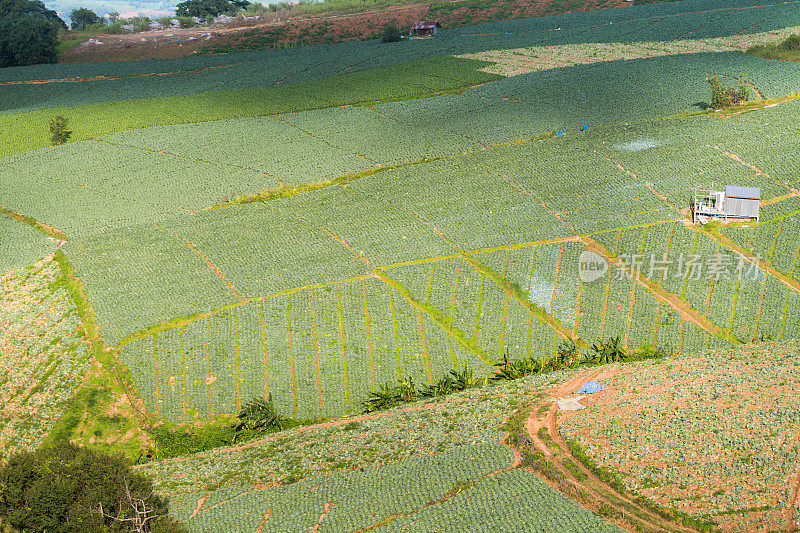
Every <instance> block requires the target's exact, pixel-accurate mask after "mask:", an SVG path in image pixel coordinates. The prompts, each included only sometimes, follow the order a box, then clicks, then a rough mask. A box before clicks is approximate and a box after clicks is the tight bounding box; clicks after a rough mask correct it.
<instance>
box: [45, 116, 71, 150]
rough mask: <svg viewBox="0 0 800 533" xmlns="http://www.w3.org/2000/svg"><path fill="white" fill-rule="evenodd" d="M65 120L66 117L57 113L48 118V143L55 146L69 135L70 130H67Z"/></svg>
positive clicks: (62, 142)
mask: <svg viewBox="0 0 800 533" xmlns="http://www.w3.org/2000/svg"><path fill="white" fill-rule="evenodd" d="M67 122H69V120H67V119H66V118H64V117H62V116H61V115H58V116H56V117H53V118H51V119H50V145H51V146H56V145H58V144H64V143H66V142H67V141H68V140H69V138H70V136H71V135H72V132H71V131H67Z"/></svg>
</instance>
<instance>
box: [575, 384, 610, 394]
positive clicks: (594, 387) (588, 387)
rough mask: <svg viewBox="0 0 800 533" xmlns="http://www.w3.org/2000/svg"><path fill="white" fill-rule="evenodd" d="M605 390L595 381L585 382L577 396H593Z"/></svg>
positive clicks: (603, 386)
mask: <svg viewBox="0 0 800 533" xmlns="http://www.w3.org/2000/svg"><path fill="white" fill-rule="evenodd" d="M605 388H606V386H605V385H600V384H599V383H598V382H596V381H587V382H586V383H585V384H584V385H583V387H581V390H579V391H578V394H594V393H595V392H597V391H599V390H603V389H605Z"/></svg>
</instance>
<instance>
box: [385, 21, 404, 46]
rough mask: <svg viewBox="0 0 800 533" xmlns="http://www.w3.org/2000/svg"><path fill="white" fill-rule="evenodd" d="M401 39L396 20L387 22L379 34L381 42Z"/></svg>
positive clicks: (393, 41) (394, 41)
mask: <svg viewBox="0 0 800 533" xmlns="http://www.w3.org/2000/svg"><path fill="white" fill-rule="evenodd" d="M402 39H403V35H402V34H401V33H400V28H398V27H397V22H395V21H391V22H387V23H386V25H385V26H384V27H383V33H382V34H381V42H382V43H396V42H398V41H401V40H402Z"/></svg>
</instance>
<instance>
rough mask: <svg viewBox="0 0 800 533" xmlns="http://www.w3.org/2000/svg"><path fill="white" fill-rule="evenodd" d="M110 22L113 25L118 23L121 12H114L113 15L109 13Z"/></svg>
mask: <svg viewBox="0 0 800 533" xmlns="http://www.w3.org/2000/svg"><path fill="white" fill-rule="evenodd" d="M108 20H109V21H110V22H111V24H114V23H115V22H116V21H118V20H119V11H112V12H111V13H109V14H108Z"/></svg>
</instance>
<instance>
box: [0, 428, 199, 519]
mask: <svg viewBox="0 0 800 533" xmlns="http://www.w3.org/2000/svg"><path fill="white" fill-rule="evenodd" d="M167 511H168V501H167V499H166V498H162V497H161V496H158V495H156V494H155V493H154V492H153V484H152V482H151V481H150V480H148V479H147V478H145V477H144V476H142V475H140V474H136V473H134V472H133V471H131V469H130V463H129V462H128V461H127V459H125V458H124V457H123V456H122V455H118V456H110V455H107V454H104V453H100V452H95V451H93V450H89V449H87V448H79V447H77V446H74V445H72V444H70V443H67V442H58V443H56V444H54V445H52V446H47V447H43V448H40V449H39V450H37V451H34V452H22V453H18V454H16V455H13V456H12V457H11V458H10V459H9V461H8V463H7V464H6V465H4V466H2V467H0V520H1V521H2V523H4V524H10V525H11V526H12V527H14V528H17V529H21V530H23V531H48V532H52V533H71V532H76V533H78V532H80V533H86V532H95V531H96V532H101V531H102V532H115V533H116V532H133V531H137V532H150V531H152V532H154V533H157V532H162V533H168V532H171V533H184V532H186V531H187V530H186V529H185V528H184V527H183V526H182V525H181V524H180V523H178V522H175V521H174V520H173V519H172V518H170V517H169V516H168V514H167Z"/></svg>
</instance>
